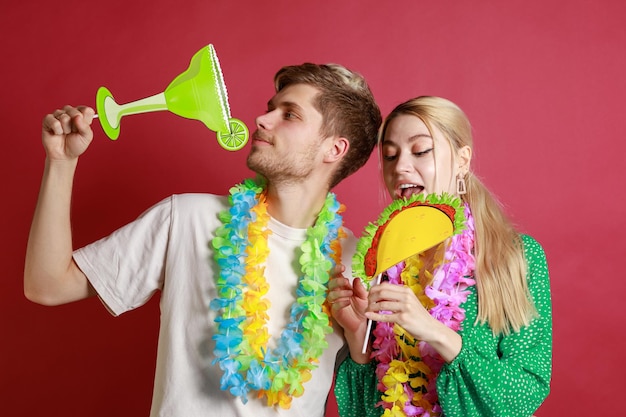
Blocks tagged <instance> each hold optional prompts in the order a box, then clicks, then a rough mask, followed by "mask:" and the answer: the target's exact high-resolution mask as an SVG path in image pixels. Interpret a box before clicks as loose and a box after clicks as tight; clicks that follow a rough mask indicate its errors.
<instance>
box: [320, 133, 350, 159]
mask: <svg viewBox="0 0 626 417" xmlns="http://www.w3.org/2000/svg"><path fill="white" fill-rule="evenodd" d="M348 149H350V142H349V141H348V139H346V138H344V137H342V136H338V137H336V138H333V139H332V142H331V143H330V147H329V148H328V149H327V150H326V153H325V154H324V162H337V161H340V160H341V159H342V158H343V157H344V156H346V154H347V153H348Z"/></svg>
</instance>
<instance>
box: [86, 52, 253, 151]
mask: <svg viewBox="0 0 626 417" xmlns="http://www.w3.org/2000/svg"><path fill="white" fill-rule="evenodd" d="M96 110H97V112H98V115H97V116H98V118H99V119H100V124H101V125H102V129H103V130H104V132H105V133H106V135H107V136H108V137H109V138H110V139H111V140H116V139H117V138H118V136H119V134H120V121H121V118H122V117H123V116H128V115H131V114H139V113H147V112H154V111H161V110H169V111H171V112H172V113H174V114H176V115H178V116H181V117H185V118H187V119H195V120H199V121H201V122H202V123H204V125H205V126H206V127H207V128H209V129H210V130H212V131H214V132H216V133H217V141H218V143H219V144H220V146H222V147H223V148H224V149H226V150H229V151H236V150H239V149H241V148H243V146H244V145H245V144H246V143H247V141H248V136H249V132H248V128H247V127H246V125H245V124H244V123H243V122H242V121H241V120H239V119H235V118H232V117H231V116H230V106H229V104H228V93H227V91H226V84H224V77H223V76H222V70H221V68H220V64H219V60H218V58H217V54H216V53H215V48H214V47H213V45H210V44H209V45H208V46H206V47H203V48H202V49H200V50H199V51H198V52H196V54H194V56H193V57H192V58H191V63H190V64H189V67H188V68H187V70H186V71H185V72H183V73H181V74H180V75H178V76H177V77H176V78H174V80H173V81H172V82H171V83H170V84H169V85H168V86H167V88H166V89H165V91H164V92H162V93H159V94H155V95H153V96H150V97H146V98H143V99H140V100H136V101H133V102H130V103H126V104H122V105H120V104H117V103H116V102H115V100H114V99H113V95H112V94H111V92H110V91H109V90H108V89H107V88H106V87H100V88H99V89H98V92H97V93H96Z"/></svg>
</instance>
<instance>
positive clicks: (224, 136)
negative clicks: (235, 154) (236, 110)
mask: <svg viewBox="0 0 626 417" xmlns="http://www.w3.org/2000/svg"><path fill="white" fill-rule="evenodd" d="M229 127H230V131H229V132H228V133H222V132H217V143H219V144H220V146H221V147H222V148H224V149H226V150H227V151H238V150H239V149H241V148H243V147H244V146H245V144H246V143H247V142H248V137H249V136H250V132H249V131H248V127H247V126H246V125H245V124H244V123H243V122H242V121H241V120H239V119H235V118H233V117H231V118H230V119H229Z"/></svg>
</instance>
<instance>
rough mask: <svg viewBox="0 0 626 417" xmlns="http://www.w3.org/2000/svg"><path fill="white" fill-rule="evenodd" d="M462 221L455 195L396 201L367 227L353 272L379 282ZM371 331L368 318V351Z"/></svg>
mask: <svg viewBox="0 0 626 417" xmlns="http://www.w3.org/2000/svg"><path fill="white" fill-rule="evenodd" d="M463 222H464V214H463V210H462V208H461V202H460V200H459V199H458V198H456V197H452V196H449V195H446V194H444V195H441V196H437V195H434V194H431V195H429V196H424V195H422V194H419V195H416V196H412V197H411V198H410V199H408V200H396V201H394V202H393V203H391V204H390V205H389V206H388V207H387V208H386V209H385V210H384V211H383V213H382V214H381V216H380V218H379V219H378V222H377V223H376V224H372V223H370V225H368V226H367V227H366V229H365V233H364V236H363V237H362V238H361V239H360V240H359V244H358V246H357V253H356V254H355V256H354V261H353V267H352V272H353V275H354V276H356V277H363V278H371V277H374V276H375V277H376V281H375V282H376V284H380V281H381V279H382V275H383V273H384V272H385V271H386V270H387V269H389V268H391V267H392V266H394V265H397V264H398V263H400V262H402V261H404V260H405V259H407V258H409V257H411V256H413V255H416V254H419V253H422V252H424V251H426V250H428V249H430V248H432V247H434V246H436V245H438V244H439V243H441V242H443V241H445V240H446V239H447V238H449V237H451V236H452V235H453V234H455V233H458V232H459V231H460V230H461V229H462V227H463ZM371 330H372V320H370V319H368V321H367V329H366V332H365V340H364V341H363V348H362V353H365V352H366V351H367V343H368V341H369V335H370V332H371Z"/></svg>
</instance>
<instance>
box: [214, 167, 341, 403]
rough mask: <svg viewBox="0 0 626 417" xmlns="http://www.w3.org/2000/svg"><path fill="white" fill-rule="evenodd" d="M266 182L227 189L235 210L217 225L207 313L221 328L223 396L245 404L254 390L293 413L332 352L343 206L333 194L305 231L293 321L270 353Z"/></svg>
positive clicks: (218, 338) (218, 355) (247, 182)
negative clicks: (331, 288)
mask: <svg viewBox="0 0 626 417" xmlns="http://www.w3.org/2000/svg"><path fill="white" fill-rule="evenodd" d="M264 186H265V183H264V181H262V180H260V181H258V182H257V181H254V180H251V179H247V180H245V181H244V182H243V183H241V184H238V185H236V186H235V187H233V188H231V189H230V195H229V202H230V204H231V207H230V209H229V210H225V211H223V212H221V213H220V215H219V218H220V220H221V221H222V223H223V225H222V226H220V227H219V228H218V229H217V231H216V235H215V238H214V239H213V241H212V246H213V248H214V249H215V256H214V257H215V260H216V262H217V265H218V268H219V277H218V278H217V284H216V287H217V297H216V298H214V299H213V300H212V301H211V304H210V308H211V309H212V310H215V311H221V314H220V315H218V316H217V317H216V318H215V322H216V324H217V331H216V334H215V335H214V336H213V339H214V340H215V342H216V345H215V349H214V351H213V352H214V354H215V358H216V359H215V360H214V361H213V363H214V364H215V363H216V362H217V363H219V366H220V368H221V369H222V371H223V375H222V378H221V381H220V382H221V389H222V390H225V391H226V390H228V391H230V392H231V394H233V395H235V396H237V397H240V398H241V400H242V402H243V403H244V404H245V403H246V402H247V401H248V398H247V395H248V393H249V392H250V391H257V393H258V397H259V398H260V397H262V396H266V397H267V405H268V406H274V405H278V406H280V407H281V408H285V409H287V408H289V407H290V406H291V400H292V397H299V396H301V395H302V394H303V392H304V387H303V385H302V384H303V383H304V382H306V381H308V380H309V379H311V371H312V370H313V369H315V368H317V364H316V362H317V361H318V358H319V357H320V356H321V354H322V352H323V351H324V350H325V349H326V348H327V347H328V343H327V342H326V334H328V333H331V332H332V327H331V325H330V322H329V318H328V317H329V316H328V311H327V309H326V306H325V304H324V303H325V300H326V291H327V286H326V285H327V282H328V279H329V274H328V271H329V270H330V269H331V268H332V267H333V266H334V265H335V264H336V263H338V262H340V259H341V245H340V243H339V239H340V238H341V237H344V236H345V232H344V231H343V229H342V228H341V226H342V217H341V215H340V214H339V213H341V212H342V211H343V210H344V206H343V205H341V204H339V202H338V201H337V199H336V198H335V195H334V194H333V193H328V195H327V197H326V201H325V203H324V206H323V208H322V210H321V212H320V214H319V215H318V218H317V221H316V222H315V225H313V226H312V227H310V228H309V229H308V230H307V238H306V240H305V242H304V243H303V244H302V245H301V247H300V249H301V251H302V255H301V256H300V259H299V262H300V265H301V268H302V274H301V276H300V278H299V281H298V286H297V289H296V297H297V299H296V302H295V303H294V304H293V305H292V306H291V310H290V321H289V323H288V324H287V326H286V327H285V329H284V330H283V331H282V333H281V336H280V339H279V340H278V342H277V347H276V348H275V349H269V348H268V346H267V345H268V342H269V340H270V335H269V333H268V331H267V320H268V319H269V316H268V314H267V310H268V309H269V307H270V302H269V300H267V298H265V295H266V294H267V291H268V289H269V284H268V283H267V281H266V280H265V277H264V271H265V267H264V266H263V265H264V263H265V261H266V260H267V256H268V255H269V247H268V245H267V240H268V236H269V234H271V231H270V230H269V229H268V228H267V224H268V221H269V218H270V216H269V214H268V213H267V202H266V199H265V193H264Z"/></svg>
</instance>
